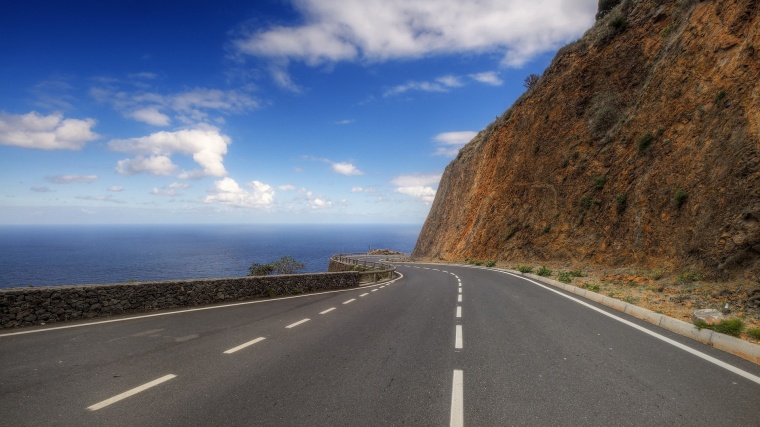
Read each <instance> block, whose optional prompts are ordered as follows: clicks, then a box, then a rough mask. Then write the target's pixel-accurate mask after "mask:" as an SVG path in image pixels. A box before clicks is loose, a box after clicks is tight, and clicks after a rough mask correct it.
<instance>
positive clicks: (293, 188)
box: [277, 184, 296, 191]
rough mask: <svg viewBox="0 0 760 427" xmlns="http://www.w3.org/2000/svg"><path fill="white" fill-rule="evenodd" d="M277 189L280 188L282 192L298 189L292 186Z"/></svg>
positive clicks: (282, 186)
mask: <svg viewBox="0 0 760 427" xmlns="http://www.w3.org/2000/svg"><path fill="white" fill-rule="evenodd" d="M277 188H279V189H280V190H282V191H294V190H295V189H296V187H295V186H294V185H290V184H285V185H281V186H279V187H277Z"/></svg>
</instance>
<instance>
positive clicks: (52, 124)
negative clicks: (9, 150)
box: [0, 111, 99, 150]
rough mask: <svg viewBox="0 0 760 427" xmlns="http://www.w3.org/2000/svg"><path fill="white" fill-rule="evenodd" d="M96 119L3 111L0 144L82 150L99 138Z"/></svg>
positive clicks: (43, 148)
mask: <svg viewBox="0 0 760 427" xmlns="http://www.w3.org/2000/svg"><path fill="white" fill-rule="evenodd" d="M93 126H95V120H94V119H84V120H80V119H64V118H63V115H62V114H59V113H54V114H50V115H48V116H43V115H40V114H38V113H37V112H34V111H33V112H31V113H28V114H22V115H14V114H5V113H0V144H2V145H13V146H16V147H22V148H36V149H40V150H80V149H82V147H84V146H85V144H87V143H88V142H90V141H93V140H95V139H97V138H98V137H99V135H98V134H96V133H94V132H93V131H92V127H93Z"/></svg>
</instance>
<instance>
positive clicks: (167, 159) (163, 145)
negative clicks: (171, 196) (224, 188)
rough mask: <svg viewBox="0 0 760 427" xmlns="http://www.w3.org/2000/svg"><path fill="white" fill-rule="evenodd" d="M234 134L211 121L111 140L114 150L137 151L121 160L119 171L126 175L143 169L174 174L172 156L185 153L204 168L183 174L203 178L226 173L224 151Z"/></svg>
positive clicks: (163, 173) (147, 171)
mask: <svg viewBox="0 0 760 427" xmlns="http://www.w3.org/2000/svg"><path fill="white" fill-rule="evenodd" d="M230 142H231V141H230V138H229V137H228V136H227V135H224V134H223V133H221V131H220V130H219V129H218V128H216V127H214V126H210V125H198V126H197V127H196V128H194V129H183V130H178V131H175V132H156V133H152V134H150V135H148V136H144V137H140V138H130V139H116V140H113V141H111V142H109V143H108V147H109V148H110V149H111V150H113V151H118V152H121V153H128V154H134V155H135V157H134V158H131V159H124V160H120V161H119V162H118V163H117V165H116V171H117V172H118V173H120V174H122V175H134V174H138V173H142V172H146V173H150V174H153V175H171V174H172V173H173V172H174V171H175V169H176V168H177V166H176V165H175V164H174V163H173V162H172V160H171V156H172V155H174V154H181V155H186V156H192V158H193V160H194V161H195V163H197V164H198V165H199V166H200V167H201V169H198V170H195V171H191V172H185V173H183V174H182V175H180V178H183V179H184V178H200V177H203V176H225V175H227V170H226V169H225V168H224V163H223V160H224V155H225V154H227V145H229V144H230Z"/></svg>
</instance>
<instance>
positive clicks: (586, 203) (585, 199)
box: [578, 196, 602, 209]
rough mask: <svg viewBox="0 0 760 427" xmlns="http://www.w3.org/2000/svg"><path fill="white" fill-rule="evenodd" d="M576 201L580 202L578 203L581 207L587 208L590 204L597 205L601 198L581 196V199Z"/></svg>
mask: <svg viewBox="0 0 760 427" xmlns="http://www.w3.org/2000/svg"><path fill="white" fill-rule="evenodd" d="M578 203H580V205H581V207H582V208H584V209H589V208H591V207H592V206H595V205H599V204H601V203H602V201H601V200H599V199H595V198H593V197H591V196H583V197H581V199H580V200H579V201H578Z"/></svg>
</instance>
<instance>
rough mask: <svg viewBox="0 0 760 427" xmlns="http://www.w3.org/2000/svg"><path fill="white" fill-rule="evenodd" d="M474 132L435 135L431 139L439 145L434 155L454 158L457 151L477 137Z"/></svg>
mask: <svg viewBox="0 0 760 427" xmlns="http://www.w3.org/2000/svg"><path fill="white" fill-rule="evenodd" d="M477 134H478V133H477V132H474V131H461V132H443V133H439V134H438V135H436V136H435V137H434V138H433V139H434V140H435V141H436V142H437V143H438V144H439V145H440V146H439V147H438V148H437V149H436V151H435V153H433V154H435V155H438V156H447V157H454V156H456V155H457V153H459V150H460V149H461V148H462V147H463V146H464V145H465V144H467V143H468V142H470V141H471V140H472V138H475V136H477Z"/></svg>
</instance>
